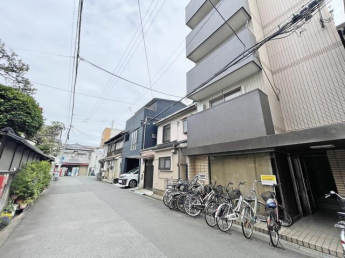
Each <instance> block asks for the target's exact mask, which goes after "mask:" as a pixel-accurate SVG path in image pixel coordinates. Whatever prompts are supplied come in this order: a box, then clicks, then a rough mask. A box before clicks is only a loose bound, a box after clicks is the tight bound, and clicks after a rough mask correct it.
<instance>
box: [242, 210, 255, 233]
mask: <svg viewBox="0 0 345 258" xmlns="http://www.w3.org/2000/svg"><path fill="white" fill-rule="evenodd" d="M253 217H254V212H253V210H252V208H251V207H249V206H247V207H245V208H244V210H243V219H242V223H241V226H242V233H243V235H244V237H245V238H250V237H251V236H252V235H253V230H254V225H252V224H251V223H250V221H251V219H252V218H253Z"/></svg>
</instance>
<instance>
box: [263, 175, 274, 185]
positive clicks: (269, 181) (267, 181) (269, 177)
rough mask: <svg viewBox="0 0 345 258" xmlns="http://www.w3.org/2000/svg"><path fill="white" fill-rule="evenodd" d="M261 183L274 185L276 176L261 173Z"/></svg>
mask: <svg viewBox="0 0 345 258" xmlns="http://www.w3.org/2000/svg"><path fill="white" fill-rule="evenodd" d="M261 183H262V184H263V185H271V186H272V185H275V184H277V178H276V176H275V175H261Z"/></svg>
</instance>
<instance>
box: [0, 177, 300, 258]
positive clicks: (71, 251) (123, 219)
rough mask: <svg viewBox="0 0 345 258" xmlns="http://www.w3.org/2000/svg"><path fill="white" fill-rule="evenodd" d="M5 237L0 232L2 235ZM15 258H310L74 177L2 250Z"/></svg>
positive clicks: (30, 214)
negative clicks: (215, 227)
mask: <svg viewBox="0 0 345 258" xmlns="http://www.w3.org/2000/svg"><path fill="white" fill-rule="evenodd" d="M0 234H1V232H0ZM0 257H1V258H7V257H9V258H10V257H11V258H16V257H34V258H40V257H42V258H43V257H44V258H47V257H152V258H154V257H183V258H185V257H197V258H201V257H217V258H219V257H236V258H237V257H246V258H250V257H256V258H258V257H265V258H269V257H281V258H283V257H305V256H303V255H302V254H300V253H297V252H294V251H291V250H281V249H277V248H273V247H271V246H269V245H268V242H267V241H266V240H265V241H262V240H259V239H256V237H255V233H254V239H253V240H247V239H245V238H244V237H243V235H242V233H241V232H238V231H236V230H232V231H231V233H228V234H227V233H222V232H220V231H219V230H217V229H214V228H210V227H209V226H207V225H206V223H205V221H204V218H203V217H202V216H200V217H198V218H196V219H193V218H191V217H189V216H187V215H186V214H183V213H180V212H174V211H170V210H169V209H168V208H166V207H165V206H164V205H163V203H162V202H160V201H157V200H154V199H151V198H148V197H145V196H141V195H138V194H134V193H133V192H131V191H129V190H128V189H121V188H118V187H117V186H115V185H110V184H106V183H103V182H99V181H96V180H95V179H94V178H82V177H78V178H75V177H69V178H67V177H66V178H60V180H59V181H57V182H52V186H51V187H50V188H49V189H48V190H47V191H46V192H45V193H44V194H43V195H42V197H41V198H40V199H39V200H38V201H37V203H35V205H34V206H33V207H31V208H30V209H29V210H28V211H27V212H26V214H25V217H24V219H23V220H22V221H21V222H20V224H19V225H18V226H17V227H16V228H15V230H14V231H13V232H12V234H11V235H10V236H9V238H8V239H7V240H6V241H5V242H4V244H3V245H2V246H1V247H0Z"/></svg>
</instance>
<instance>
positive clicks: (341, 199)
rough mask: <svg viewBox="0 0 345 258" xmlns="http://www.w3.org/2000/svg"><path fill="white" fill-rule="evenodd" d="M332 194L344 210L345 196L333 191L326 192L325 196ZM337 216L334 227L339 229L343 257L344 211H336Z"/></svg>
mask: <svg viewBox="0 0 345 258" xmlns="http://www.w3.org/2000/svg"><path fill="white" fill-rule="evenodd" d="M332 195H336V196H337V200H338V203H339V205H340V208H341V209H342V210H343V211H344V210H345V198H344V197H342V196H340V195H339V194H338V193H336V192H334V191H330V192H329V193H328V194H326V196H325V198H329V197H330V196H332ZM337 215H338V218H339V220H340V221H338V222H337V223H336V224H335V225H334V227H335V228H337V229H340V243H341V246H342V248H343V254H344V257H345V212H342V211H338V212H337Z"/></svg>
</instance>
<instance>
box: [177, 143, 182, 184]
mask: <svg viewBox="0 0 345 258" xmlns="http://www.w3.org/2000/svg"><path fill="white" fill-rule="evenodd" d="M180 154H181V149H180V148H178V149H177V167H178V176H177V179H180V178H181V157H180Z"/></svg>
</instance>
